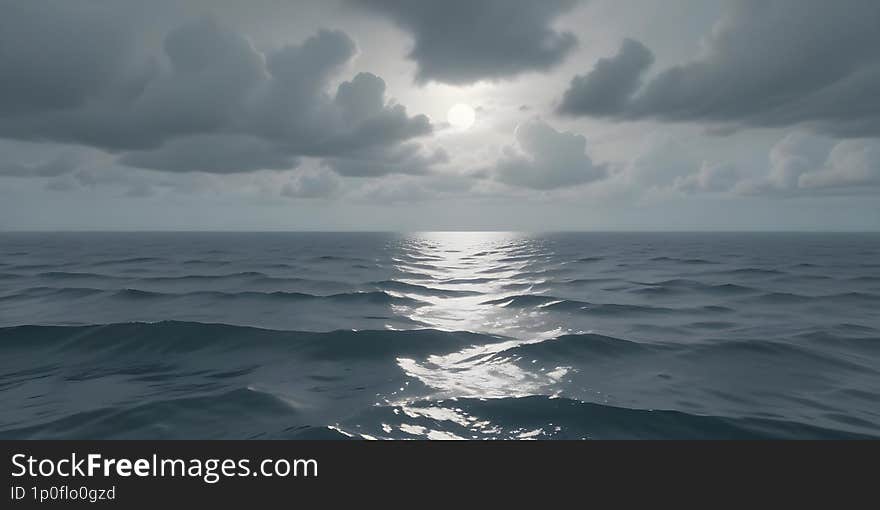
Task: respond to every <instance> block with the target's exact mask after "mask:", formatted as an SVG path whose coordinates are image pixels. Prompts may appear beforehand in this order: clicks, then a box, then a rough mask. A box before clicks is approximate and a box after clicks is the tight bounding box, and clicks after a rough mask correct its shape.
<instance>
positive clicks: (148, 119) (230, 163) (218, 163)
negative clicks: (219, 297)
mask: <svg viewBox="0 0 880 510" xmlns="http://www.w3.org/2000/svg"><path fill="white" fill-rule="evenodd" d="M0 1H2V0H0ZM70 4H74V2H71V3H70ZM75 4H76V6H75V8H68V3H66V2H62V3H52V4H51V7H47V6H46V5H44V2H42V1H41V0H34V1H33V2H15V3H13V4H12V6H10V7H9V8H4V16H3V18H2V21H0V68H2V69H4V71H5V72H4V79H3V80H2V81H0V137H6V138H11V139H18V140H34V141H54V142H64V143H76V144H81V145H86V146H90V147H95V148H98V149H102V150H105V151H111V152H114V153H116V154H119V158H120V162H122V163H124V164H127V165H131V166H135V167H140V168H147V169H155V170H163V171H170V172H186V171H201V172H213V173H233V172H245V171H253V170H259V169H286V168H292V167H295V166H296V164H297V162H298V159H299V158H300V157H302V156H314V157H323V158H328V159H334V158H341V159H346V160H351V161H356V160H357V159H358V158H359V157H361V155H366V156H369V161H368V162H367V163H364V164H369V165H373V166H374V167H375V168H374V170H373V171H372V172H371V173H373V174H381V173H383V172H382V171H380V170H379V167H380V166H381V165H382V164H385V163H387V165H386V168H387V170H386V171H385V173H390V172H394V171H395V168H396V167H395V165H397V164H400V163H401V162H400V161H399V160H400V157H401V156H400V154H402V153H407V152H409V151H411V150H412V149H410V146H411V145H417V144H416V142H414V141H413V139H414V138H417V137H421V136H425V135H429V134H431V133H432V131H433V126H432V125H431V122H430V120H429V119H428V118H427V117H426V116H424V115H414V116H411V115H409V114H408V112H407V109H406V107H404V106H403V105H400V104H397V103H394V102H392V101H389V100H388V99H387V98H386V96H385V82H384V81H383V80H382V79H381V78H379V77H378V76H375V75H373V74H370V73H360V74H358V75H357V76H355V77H354V78H353V79H352V80H350V81H344V82H342V84H340V85H339V86H338V88H337V89H336V90H335V93H334V91H332V90H331V83H332V81H333V80H335V78H336V76H337V75H338V74H339V73H340V72H341V71H342V70H343V68H344V67H345V66H346V65H347V64H348V63H349V62H350V61H351V59H352V58H353V57H354V56H355V54H356V51H357V50H356V46H355V43H354V41H352V40H351V38H350V37H349V36H348V35H346V34H345V33H344V32H341V31H331V30H319V31H318V32H317V33H316V34H315V35H313V36H311V37H308V38H307V39H306V40H305V41H303V42H302V43H301V44H292V45H286V46H283V47H281V48H277V49H272V50H267V51H263V52H261V51H258V50H257V49H255V48H254V46H253V45H252V44H251V42H250V41H249V40H248V39H247V38H246V37H244V36H242V35H240V34H239V33H237V32H236V31H234V30H233V29H231V28H228V27H225V26H223V25H221V24H220V23H218V22H217V21H216V20H214V19H213V18H203V19H199V20H196V21H194V22H190V23H186V24H184V25H182V26H180V27H178V28H175V29H173V30H171V31H169V32H168V33H167V34H165V36H164V39H163V43H162V48H161V54H159V55H149V56H144V55H142V54H141V53H143V52H139V51H135V50H133V49H132V48H133V47H134V46H136V45H135V44H134V42H133V41H132V40H130V38H128V37H126V33H125V25H124V23H121V22H120V23H115V25H117V26H118V29H116V28H114V29H109V28H107V27H106V26H107V25H114V22H115V21H116V20H115V18H114V17H113V16H111V15H110V14H106V13H104V12H103V11H101V10H98V9H92V8H91V7H90V6H92V5H93V4H91V3H85V4H84V3H83V2H75ZM7 11H8V12H7ZM108 11H112V9H108ZM89 15H93V16H95V18H94V19H93V18H90V17H89ZM129 16H130V14H129ZM65 17H67V18H65ZM35 34H37V35H35Z"/></svg>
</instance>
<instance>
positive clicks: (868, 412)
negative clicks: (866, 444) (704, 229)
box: [0, 232, 880, 439]
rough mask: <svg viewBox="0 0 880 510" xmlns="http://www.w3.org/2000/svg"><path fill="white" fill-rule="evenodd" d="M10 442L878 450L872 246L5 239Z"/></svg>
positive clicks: (105, 236) (832, 238) (695, 241)
mask: <svg viewBox="0 0 880 510" xmlns="http://www.w3.org/2000/svg"><path fill="white" fill-rule="evenodd" d="M0 402H2V406H0V438H41V439H69V438H77V439H80V438H96V439H105V438H106V439H111V438H112V439H127V438H157V439H166V438H170V439H178V438H180V439H182V438H197V439H217V438H254V439H258V438H259V439H349V438H361V439H754V438H760V439H859V438H880V234H857V233H834V234H828V233H825V234H822V233H598V232H597V233H547V234H529V233H506V232H497V233H496V232H491V233H489V232H469V233H463V232H426V233H411V234H402V233H401V234H395V233H207V232H204V233H192V232H186V233H184V232H180V233H82V232H79V233H75V232H70V233H0Z"/></svg>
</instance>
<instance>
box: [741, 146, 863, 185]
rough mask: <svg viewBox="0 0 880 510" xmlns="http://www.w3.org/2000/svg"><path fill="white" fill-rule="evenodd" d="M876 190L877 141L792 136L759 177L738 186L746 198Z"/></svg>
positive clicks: (774, 151) (777, 148) (774, 150)
mask: <svg viewBox="0 0 880 510" xmlns="http://www.w3.org/2000/svg"><path fill="white" fill-rule="evenodd" d="M878 187H880V140H877V139H854V140H842V141H834V140H830V139H827V138H820V137H815V136H811V135H806V134H803V133H792V134H789V135H787V136H786V137H785V138H783V139H782V140H780V141H779V142H778V143H777V144H776V145H775V146H773V148H772V149H771V151H770V155H769V168H768V171H767V174H766V175H765V176H762V177H758V178H752V179H747V180H744V181H742V182H740V183H739V184H738V185H737V186H736V188H735V190H736V191H737V192H739V193H742V194H748V195H792V196H797V195H815V194H852V193H859V192H868V191H872V190H876V189H877V188H878Z"/></svg>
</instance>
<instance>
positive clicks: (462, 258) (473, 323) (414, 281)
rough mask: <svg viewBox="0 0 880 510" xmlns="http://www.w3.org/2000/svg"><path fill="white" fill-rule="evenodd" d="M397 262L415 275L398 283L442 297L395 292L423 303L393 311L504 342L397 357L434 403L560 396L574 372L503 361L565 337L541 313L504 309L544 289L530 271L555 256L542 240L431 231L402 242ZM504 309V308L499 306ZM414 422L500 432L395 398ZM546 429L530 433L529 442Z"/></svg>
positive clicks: (409, 428) (423, 432)
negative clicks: (517, 350)
mask: <svg viewBox="0 0 880 510" xmlns="http://www.w3.org/2000/svg"><path fill="white" fill-rule="evenodd" d="M399 248H400V253H399V255H398V256H397V257H394V261H395V264H396V269H397V270H398V271H400V272H401V273H402V274H407V275H411V276H408V277H402V278H399V279H397V281H399V282H402V283H405V284H410V285H417V286H421V287H427V288H430V289H435V290H439V291H443V292H442V293H439V292H438V293H437V295H434V296H430V297H425V296H424V295H417V294H415V293H407V292H396V293H395V294H396V295H399V296H401V297H407V298H412V299H416V300H420V301H421V302H422V303H423V305H421V306H413V307H406V306H397V307H395V312H396V313H398V314H401V315H405V316H408V317H409V318H410V319H412V320H414V321H417V322H419V323H421V324H424V325H425V326H426V327H429V328H433V329H438V330H445V331H471V332H479V333H484V334H489V335H495V336H497V338H498V342H495V343H489V344H484V345H474V346H471V347H467V348H465V349H462V350H460V351H457V352H453V353H449V354H444V355H431V356H429V357H428V358H427V359H424V360H416V359H410V358H398V359H397V363H398V366H399V367H400V368H401V369H402V370H403V371H404V372H405V373H406V375H407V376H409V377H412V378H414V379H416V380H418V381H420V382H421V383H423V384H424V385H425V386H427V387H429V388H431V389H432V390H434V391H435V393H434V394H433V395H432V398H437V399H455V398H459V397H474V398H504V397H525V396H532V395H544V396H554V395H556V393H557V392H556V391H555V390H554V387H555V386H557V385H558V384H559V383H560V382H562V380H563V379H564V378H565V376H566V375H567V374H568V373H569V371H570V370H571V368H570V367H562V366H559V367H549V368H547V367H534V366H531V367H529V368H528V369H526V368H523V367H521V366H519V365H517V364H516V361H518V360H517V359H513V358H510V357H498V354H499V353H501V352H504V351H506V350H509V349H511V348H513V347H516V346H518V345H522V344H526V343H538V342H544V341H547V340H550V339H552V338H556V337H558V336H560V335H562V334H565V333H566V332H567V331H565V330H563V329H561V328H558V327H547V326H546V323H545V321H544V320H542V316H543V315H544V312H543V311H541V310H540V309H538V310H534V311H530V312H525V311H522V310H517V309H513V308H506V307H505V306H504V305H503V302H502V301H503V300H505V299H508V298H512V297H514V296H516V295H518V294H522V293H523V289H525V291H526V292H532V293H533V294H537V293H539V292H536V291H534V290H533V288H534V286H535V285H539V284H541V283H543V281H544V280H543V279H542V278H540V277H539V276H538V275H537V274H536V273H535V272H530V269H531V268H532V267H533V266H534V265H535V264H536V263H539V262H543V261H546V260H550V259H552V255H553V254H552V253H550V252H548V251H547V249H546V247H545V246H543V245H542V243H540V242H539V241H538V240H536V239H534V238H531V237H529V236H528V235H526V234H521V233H509V232H431V233H419V234H412V235H411V236H409V237H407V238H405V239H403V240H402V241H401V243H400V246H399ZM498 302H502V304H494V303H498ZM386 403H387V404H390V405H393V406H400V408H401V409H402V410H403V413H404V414H405V415H406V416H409V417H430V418H431V419H433V420H440V421H450V422H453V423H456V424H457V425H460V426H462V427H466V428H467V429H468V430H470V431H471V432H475V433H480V434H492V433H493V432H496V431H497V430H496V429H495V428H494V427H493V426H492V425H491V424H490V423H489V422H487V421H482V420H479V419H478V418H476V417H473V416H467V415H464V414H463V413H461V412H460V411H458V410H455V409H452V408H447V407H443V406H442V405H440V404H439V403H437V404H432V405H430V406H428V407H418V408H416V407H412V406H410V405H409V404H411V403H412V399H407V398H403V399H397V400H393V399H389V400H387V401H386ZM399 429H400V430H401V431H402V432H404V433H406V434H410V435H413V436H423V437H426V438H429V439H460V437H458V436H455V435H454V434H450V433H448V432H441V431H436V430H431V429H429V428H426V427H424V426H420V425H413V424H407V423H404V424H401V425H400V426H399ZM541 433H542V431H540V430H535V431H524V432H522V435H521V437H522V438H531V437H535V436H538V435H540V434H541Z"/></svg>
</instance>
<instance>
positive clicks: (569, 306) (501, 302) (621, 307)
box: [481, 294, 733, 316]
mask: <svg viewBox="0 0 880 510" xmlns="http://www.w3.org/2000/svg"><path fill="white" fill-rule="evenodd" d="M481 304H484V305H497V306H501V307H513V308H533V307H537V308H541V309H544V310H559V311H569V312H578V313H586V314H594V315H608V316H613V315H627V314H667V313H727V312H732V311H733V310H731V309H730V308H727V307H723V306H717V305H705V306H701V307H696V308H666V307H658V306H647V305H630V304H617V303H590V302H587V301H578V300H574V299H561V298H556V297H552V296H545V295H536V294H520V295H515V296H508V297H505V298H500V299H493V300H489V301H484V302H483V303H481Z"/></svg>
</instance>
